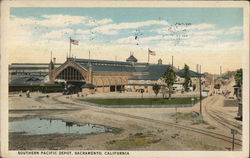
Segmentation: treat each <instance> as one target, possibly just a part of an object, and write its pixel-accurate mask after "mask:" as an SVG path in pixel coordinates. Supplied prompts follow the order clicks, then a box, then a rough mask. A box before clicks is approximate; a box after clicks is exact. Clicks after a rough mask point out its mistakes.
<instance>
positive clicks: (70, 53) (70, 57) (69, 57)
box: [69, 37, 71, 58]
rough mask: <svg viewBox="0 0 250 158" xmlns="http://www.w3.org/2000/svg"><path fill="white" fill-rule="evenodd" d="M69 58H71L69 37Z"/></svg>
mask: <svg viewBox="0 0 250 158" xmlns="http://www.w3.org/2000/svg"><path fill="white" fill-rule="evenodd" d="M69 58H71V37H69Z"/></svg>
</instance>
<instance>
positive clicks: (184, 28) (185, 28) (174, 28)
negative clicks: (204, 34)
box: [152, 24, 215, 34]
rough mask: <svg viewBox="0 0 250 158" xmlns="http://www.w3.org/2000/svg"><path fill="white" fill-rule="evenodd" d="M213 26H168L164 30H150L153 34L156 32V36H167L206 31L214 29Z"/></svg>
mask: <svg viewBox="0 0 250 158" xmlns="http://www.w3.org/2000/svg"><path fill="white" fill-rule="evenodd" d="M214 28H215V25H212V24H197V25H187V26H186V25H180V26H179V25H176V26H175V25H168V26H166V27H164V28H160V29H155V30H152V31H153V32H157V33H158V34H169V33H174V32H180V31H183V32H190V31H197V30H207V29H214Z"/></svg>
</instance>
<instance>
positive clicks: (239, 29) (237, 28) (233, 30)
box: [227, 26, 243, 34]
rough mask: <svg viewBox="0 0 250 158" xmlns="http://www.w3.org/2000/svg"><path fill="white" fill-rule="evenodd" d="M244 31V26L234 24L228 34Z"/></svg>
mask: <svg viewBox="0 0 250 158" xmlns="http://www.w3.org/2000/svg"><path fill="white" fill-rule="evenodd" d="M242 32H243V28H242V26H234V27H231V28H230V29H229V30H228V31H227V34H241V33H242Z"/></svg>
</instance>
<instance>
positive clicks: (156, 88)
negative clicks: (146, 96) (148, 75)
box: [153, 84, 161, 96]
mask: <svg viewBox="0 0 250 158" xmlns="http://www.w3.org/2000/svg"><path fill="white" fill-rule="evenodd" d="M160 89H161V86H160V85H158V84H154V85H153V91H154V92H155V95H156V96H157V95H158V93H159V91H160Z"/></svg>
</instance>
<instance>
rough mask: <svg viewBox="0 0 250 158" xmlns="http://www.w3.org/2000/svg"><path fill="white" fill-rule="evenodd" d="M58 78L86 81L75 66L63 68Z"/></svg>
mask: <svg viewBox="0 0 250 158" xmlns="http://www.w3.org/2000/svg"><path fill="white" fill-rule="evenodd" d="M56 79H61V80H65V81H85V78H84V77H83V75H82V74H81V73H80V72H79V71H78V70H77V69H75V68H73V67H71V66H68V67H67V68H65V69H63V70H62V71H61V72H60V73H59V74H58V75H57V76H56Z"/></svg>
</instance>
